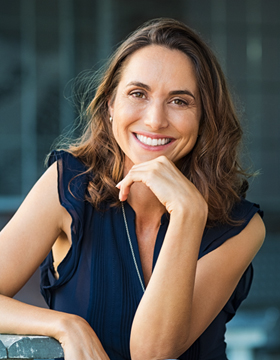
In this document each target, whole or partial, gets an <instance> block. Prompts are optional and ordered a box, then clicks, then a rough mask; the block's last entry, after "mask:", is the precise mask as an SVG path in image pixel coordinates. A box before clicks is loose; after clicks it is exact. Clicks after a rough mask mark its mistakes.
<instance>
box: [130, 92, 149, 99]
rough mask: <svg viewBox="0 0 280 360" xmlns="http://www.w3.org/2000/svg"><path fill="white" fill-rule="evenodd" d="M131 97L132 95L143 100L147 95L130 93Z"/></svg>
mask: <svg viewBox="0 0 280 360" xmlns="http://www.w3.org/2000/svg"><path fill="white" fill-rule="evenodd" d="M130 95H132V96H133V97H135V98H141V99H145V98H146V95H145V94H144V93H143V92H142V91H133V92H131V93H130Z"/></svg>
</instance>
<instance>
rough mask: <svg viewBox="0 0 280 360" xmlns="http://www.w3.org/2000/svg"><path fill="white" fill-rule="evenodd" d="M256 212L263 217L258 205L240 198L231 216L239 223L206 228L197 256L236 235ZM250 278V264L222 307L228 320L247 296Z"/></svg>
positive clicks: (251, 269)
mask: <svg viewBox="0 0 280 360" xmlns="http://www.w3.org/2000/svg"><path fill="white" fill-rule="evenodd" d="M256 213H259V214H260V216H261V217H263V212H262V211H261V210H260V207H259V205H257V204H254V203H251V202H249V201H247V200H245V199H241V201H240V202H239V203H237V204H236V205H235V207H234V208H233V210H232V218H233V219H234V220H237V221H240V222H241V223H240V225H238V226H231V225H228V224H222V225H218V226H215V227H212V228H206V230H205V232H204V236H203V239H202V243H201V248H200V252H199V257H202V256H204V255H206V254H208V253H209V252H211V251H213V250H215V249H217V248H218V247H219V246H221V245H222V244H223V243H224V242H225V241H226V240H228V239H230V238H232V237H233V236H236V235H238V234H239V233H240V232H241V231H242V230H243V229H244V228H245V227H246V226H247V225H248V223H249V222H250V220H251V219H252V218H253V216H254V215H255V214H256ZM252 280H253V266H252V264H250V265H249V267H248V268H247V270H246V271H245V273H244V274H243V276H242V277H241V279H240V281H239V283H238V285H237V287H236V289H235V290H234V292H233V294H232V296H231V297H230V299H229V301H228V302H227V304H226V306H225V307H224V310H225V311H226V312H227V314H228V321H229V320H230V319H231V318H232V317H233V316H234V315H235V313H236V310H237V309H238V307H239V306H240V304H241V303H242V301H243V300H245V299H246V297H247V296H248V293H249V290H250V287H251V284H252Z"/></svg>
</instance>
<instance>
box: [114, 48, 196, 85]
mask: <svg viewBox="0 0 280 360" xmlns="http://www.w3.org/2000/svg"><path fill="white" fill-rule="evenodd" d="M133 80H137V81H141V82H144V83H147V82H148V83H150V82H156V83H158V84H160V83H163V82H164V83H165V84H166V85H174V86H175V85H176V86H179V87H182V88H184V87H185V86H186V85H188V86H189V87H193V90H195V89H196V85H197V81H196V75H195V71H194V66H193V63H192V61H191V60H190V58H189V57H188V56H187V55H186V54H184V53H183V52H182V51H180V50H177V49H170V48H167V47H164V46H160V45H149V46H146V47H144V48H141V49H139V50H137V51H135V52H134V53H133V54H131V55H130V56H129V57H128V58H127V59H126V60H125V63H124V66H123V69H122V73H121V78H120V84H122V85H125V83H127V82H128V81H133Z"/></svg>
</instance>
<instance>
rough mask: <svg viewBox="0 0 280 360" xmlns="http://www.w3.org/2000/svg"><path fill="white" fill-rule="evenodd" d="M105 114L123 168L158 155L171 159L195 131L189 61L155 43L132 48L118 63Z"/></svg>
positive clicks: (196, 106)
mask: <svg viewBox="0 0 280 360" xmlns="http://www.w3.org/2000/svg"><path fill="white" fill-rule="evenodd" d="M109 112H110V115H111V116H112V118H113V124H112V126H113V133H114V136H115V138H116V141H117V142H118V144H119V146H120V147H121V149H122V150H123V152H124V154H125V159H126V163H125V168H126V171H128V170H129V168H130V167H131V166H132V165H133V164H139V163H141V162H144V161H148V160H152V159H154V158H156V157H158V156H160V155H165V156H166V157H167V158H168V159H170V160H171V161H173V162H177V161H178V160H179V159H181V158H182V157H183V156H185V155H186V154H188V153H189V152H190V151H191V150H192V148H193V147H194V145H195V143H196V140H197V136H198V131H199V121H200V116H201V105H200V97H199V91H198V88H197V81H196V77H195V74H194V70H193V65H192V63H191V60H190V59H189V58H188V57H187V56H186V55H185V54H184V53H183V52H181V51H179V50H171V49H168V48H166V47H163V46H159V45H150V46H146V47H144V48H142V49H140V50H137V51H136V52H135V53H133V54H132V55H131V56H130V57H129V58H128V59H127V60H126V63H125V64H124V68H123V70H122V74H121V78H120V82H119V84H118V87H117V89H116V93H115V96H114V99H113V101H111V102H110V103H109Z"/></svg>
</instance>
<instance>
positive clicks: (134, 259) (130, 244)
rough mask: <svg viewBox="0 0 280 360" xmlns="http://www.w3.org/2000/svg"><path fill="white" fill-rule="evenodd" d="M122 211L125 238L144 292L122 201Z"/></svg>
mask: <svg viewBox="0 0 280 360" xmlns="http://www.w3.org/2000/svg"><path fill="white" fill-rule="evenodd" d="M122 213H123V220H124V225H125V229H126V234H127V239H128V242H129V246H130V250H131V255H132V258H133V262H134V266H135V269H136V272H137V275H138V279H139V281H140V285H141V288H142V290H143V293H144V292H145V286H144V284H143V281H142V279H141V275H140V271H139V268H138V265H137V262H136V258H135V254H134V251H133V246H132V242H131V238H130V234H129V230H128V225H127V221H126V216H125V210H124V205H123V202H122Z"/></svg>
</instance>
